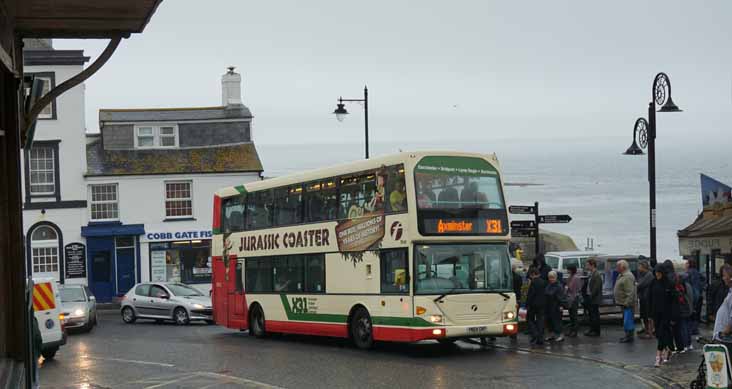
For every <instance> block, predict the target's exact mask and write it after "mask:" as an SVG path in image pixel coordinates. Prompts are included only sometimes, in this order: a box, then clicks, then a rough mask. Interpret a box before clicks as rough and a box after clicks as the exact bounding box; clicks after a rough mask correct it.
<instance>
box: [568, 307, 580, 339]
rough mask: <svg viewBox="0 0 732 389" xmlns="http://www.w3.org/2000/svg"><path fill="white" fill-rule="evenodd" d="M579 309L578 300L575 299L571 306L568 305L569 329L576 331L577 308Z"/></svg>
mask: <svg viewBox="0 0 732 389" xmlns="http://www.w3.org/2000/svg"><path fill="white" fill-rule="evenodd" d="M578 309H579V302H578V301H577V300H575V301H574V302H573V303H572V306H570V307H569V331H570V332H577V310H578Z"/></svg>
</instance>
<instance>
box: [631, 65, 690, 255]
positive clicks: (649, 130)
mask: <svg viewBox="0 0 732 389" xmlns="http://www.w3.org/2000/svg"><path fill="white" fill-rule="evenodd" d="M656 105H660V106H661V108H659V109H658V112H681V109H679V107H677V106H676V104H674V101H673V100H672V99H671V80H669V78H668V75H666V73H658V74H657V75H656V78H655V79H654V80H653V89H652V90H651V102H650V103H648V121H646V119H644V118H640V119H638V120H636V121H635V126H634V127H633V144H632V145H630V147H629V148H628V150H626V151H625V153H624V154H625V155H643V150H644V149H646V148H648V188H649V197H650V214H649V216H650V235H651V242H650V243H651V263H652V265H653V266H655V264H656V262H657V261H658V258H657V257H656ZM636 139H637V140H638V142H636ZM639 143H640V145H639Z"/></svg>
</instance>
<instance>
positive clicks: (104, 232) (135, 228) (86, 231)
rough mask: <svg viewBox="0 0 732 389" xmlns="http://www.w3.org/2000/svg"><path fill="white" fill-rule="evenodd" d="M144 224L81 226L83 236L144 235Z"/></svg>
mask: <svg viewBox="0 0 732 389" xmlns="http://www.w3.org/2000/svg"><path fill="white" fill-rule="evenodd" d="M144 234H145V225H144V224H119V223H100V224H90V225H88V226H82V227H81V236H83V237H85V238H88V237H92V236H120V235H144Z"/></svg>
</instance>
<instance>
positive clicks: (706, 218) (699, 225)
mask: <svg viewBox="0 0 732 389" xmlns="http://www.w3.org/2000/svg"><path fill="white" fill-rule="evenodd" d="M724 235H732V212H725V213H724V214H722V215H714V214H711V213H706V214H705V213H702V214H701V215H699V217H697V218H696V220H695V221H694V222H693V223H691V224H690V225H689V226H688V227H686V228H684V229H683V230H680V231H679V232H678V237H679V238H701V237H709V236H724Z"/></svg>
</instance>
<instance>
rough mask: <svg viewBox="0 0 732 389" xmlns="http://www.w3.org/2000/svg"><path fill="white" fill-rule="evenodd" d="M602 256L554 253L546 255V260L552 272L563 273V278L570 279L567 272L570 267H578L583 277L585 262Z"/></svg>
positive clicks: (576, 252)
mask: <svg viewBox="0 0 732 389" xmlns="http://www.w3.org/2000/svg"><path fill="white" fill-rule="evenodd" d="M600 255H603V254H602V253H598V252H595V251H552V252H548V253H546V254H544V259H545V260H546V264H547V265H549V267H551V268H552V270H556V271H560V272H562V276H563V278H569V271H568V270H567V267H568V266H569V265H575V266H577V272H578V273H579V274H580V275H582V274H584V271H583V270H584V268H585V261H587V259H589V258H594V257H597V256H600Z"/></svg>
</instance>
